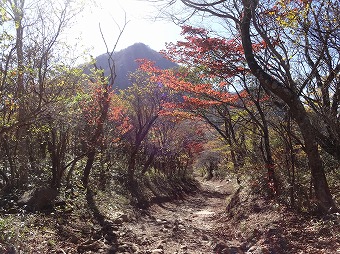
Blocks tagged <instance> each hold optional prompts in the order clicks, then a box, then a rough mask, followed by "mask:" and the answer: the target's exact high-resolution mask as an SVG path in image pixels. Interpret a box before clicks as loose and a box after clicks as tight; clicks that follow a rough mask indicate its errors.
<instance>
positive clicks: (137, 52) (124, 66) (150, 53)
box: [96, 43, 177, 89]
mask: <svg viewBox="0 0 340 254" xmlns="http://www.w3.org/2000/svg"><path fill="white" fill-rule="evenodd" d="M113 59H114V60H115V65H116V74H117V77H116V80H115V88H118V89H124V88H126V87H129V86H130V85H131V81H130V80H129V74H130V73H132V72H134V71H136V70H137V68H138V64H137V63H136V59H148V60H151V61H153V62H155V63H156V66H158V67H159V68H161V69H170V68H173V67H176V66H177V64H175V63H173V62H171V61H169V60H168V59H166V58H164V57H163V56H162V55H161V54H160V53H159V52H157V51H155V50H153V49H151V48H150V47H149V46H147V45H145V44H143V43H135V44H133V45H131V46H129V47H127V48H125V49H122V50H120V51H118V52H115V53H114V55H113ZM96 60H97V66H98V67H101V68H103V69H104V73H105V74H106V75H108V74H109V67H108V56H107V54H102V55H100V56H98V57H96Z"/></svg>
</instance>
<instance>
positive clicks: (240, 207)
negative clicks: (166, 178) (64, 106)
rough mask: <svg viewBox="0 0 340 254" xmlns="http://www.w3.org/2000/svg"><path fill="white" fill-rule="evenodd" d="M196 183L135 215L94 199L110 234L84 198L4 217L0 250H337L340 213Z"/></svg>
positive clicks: (197, 253) (230, 186) (154, 253)
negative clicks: (324, 213)
mask: <svg viewBox="0 0 340 254" xmlns="http://www.w3.org/2000/svg"><path fill="white" fill-rule="evenodd" d="M198 180H199V182H200V188H198V189H196V191H195V192H192V193H190V194H186V195H184V196H183V197H181V198H178V199H176V200H171V201H170V200H168V202H160V200H159V202H158V203H154V204H152V205H150V206H149V207H148V208H147V209H141V210H137V211H136V210H134V209H132V208H131V207H128V205H126V206H120V207H119V206H118V207H116V205H117V203H114V202H116V201H117V198H116V197H114V196H112V197H109V198H108V199H107V200H99V197H100V195H97V197H96V202H97V203H98V204H100V207H99V209H100V210H101V211H102V212H103V214H105V217H106V218H107V221H108V222H110V223H109V225H110V227H107V228H106V229H105V230H103V227H102V226H100V225H99V224H98V221H96V220H95V219H94V217H93V216H92V215H91V211H90V210H89V209H88V208H86V202H85V201H82V202H81V203H82V204H83V205H79V204H77V203H76V202H75V203H74V204H72V205H71V207H70V206H67V207H66V208H65V209H62V210H60V211H58V210H57V211H54V212H52V213H50V214H21V215H18V214H13V215H10V214H6V215H1V216H0V253H1V254H2V253H11V254H18V253H25V254H26V253H28V254H30V253H32V254H33V253H34V254H36V253H43V254H45V253H46V254H47V253H61V254H65V253H121V254H122V253H124V254H127V253H137V254H138V253H139V254H168V253H169V254H170V253H171V254H175V253H176V254H203V253H205V254H207V253H214V254H222V253H225V254H241V253H248V254H281V253H282V254H286V253H301V254H305V253H307V254H309V253H311V254H314V253H315V254H319V253H326V254H328V253H329V254H333V253H335V254H337V253H340V237H339V214H333V215H330V216H328V217H325V218H317V217H312V216H309V215H306V214H298V213H296V212H294V211H290V210H289V209H287V208H285V207H284V206H283V205H281V204H277V203H275V202H273V201H271V200H266V199H264V198H259V195H257V194H252V192H251V189H249V188H247V187H242V186H241V185H239V184H237V183H236V181H235V182H234V181H230V180H223V181H220V180H210V181H204V180H203V179H201V178H200V179H198ZM244 186H246V184H244ZM80 197H81V196H80ZM78 199H79V198H78ZM112 201H114V202H112ZM163 201H164V200H163ZM105 223H106V219H105V220H104V219H103V221H102V224H103V225H105ZM1 230H2V231H1ZM117 246H118V250H117Z"/></svg>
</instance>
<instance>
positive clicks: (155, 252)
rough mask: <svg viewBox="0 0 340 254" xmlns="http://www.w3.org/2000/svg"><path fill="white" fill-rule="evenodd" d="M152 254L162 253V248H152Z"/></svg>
mask: <svg viewBox="0 0 340 254" xmlns="http://www.w3.org/2000/svg"><path fill="white" fill-rule="evenodd" d="M151 253H152V254H164V250H163V249H154V250H152V251H151Z"/></svg>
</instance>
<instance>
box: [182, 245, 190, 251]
mask: <svg viewBox="0 0 340 254" xmlns="http://www.w3.org/2000/svg"><path fill="white" fill-rule="evenodd" d="M180 249H181V250H187V249H188V246H186V245H181V247H180Z"/></svg>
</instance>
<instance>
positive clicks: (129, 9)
mask: <svg viewBox="0 0 340 254" xmlns="http://www.w3.org/2000/svg"><path fill="white" fill-rule="evenodd" d="M93 1H94V2H95V4H90V5H89V6H88V7H86V9H85V11H84V12H83V13H82V14H81V17H79V18H78V22H77V24H76V25H75V26H74V27H73V29H72V32H71V37H76V38H79V39H77V42H78V43H79V48H82V46H83V47H84V48H89V49H90V50H87V52H88V53H90V54H91V55H93V56H97V55H100V54H102V53H105V52H106V49H105V45H104V43H103V39H102V37H101V34H100V30H99V23H100V24H101V28H102V31H103V34H104V36H105V39H106V41H107V44H108V46H109V48H110V50H111V49H112V47H113V45H114V42H115V41H116V39H117V36H118V34H119V28H118V27H117V24H118V25H119V26H121V27H122V26H123V24H124V16H125V15H126V19H127V21H129V23H128V24H127V26H126V28H125V31H124V33H123V35H122V37H121V39H120V41H119V43H118V46H117V50H120V49H123V48H126V47H128V46H130V45H132V44H134V43H136V42H143V43H145V44H146V45H149V46H150V47H151V48H152V49H155V50H160V49H163V48H164V45H165V42H171V41H177V40H178V39H179V38H180V31H181V29H180V28H179V27H178V26H176V25H175V24H173V23H172V22H170V21H165V20H157V21H155V20H154V19H152V17H154V16H156V15H157V14H158V11H157V9H156V8H155V7H154V6H153V5H152V4H151V3H147V2H146V1H140V0H93Z"/></svg>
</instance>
